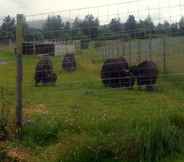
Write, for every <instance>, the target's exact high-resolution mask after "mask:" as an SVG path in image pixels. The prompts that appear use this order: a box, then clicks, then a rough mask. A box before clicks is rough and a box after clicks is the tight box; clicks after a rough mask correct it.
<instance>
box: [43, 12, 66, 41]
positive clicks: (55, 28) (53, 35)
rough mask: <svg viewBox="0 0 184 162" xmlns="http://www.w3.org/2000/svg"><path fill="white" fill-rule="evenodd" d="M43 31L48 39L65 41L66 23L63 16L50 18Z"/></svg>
mask: <svg viewBox="0 0 184 162" xmlns="http://www.w3.org/2000/svg"><path fill="white" fill-rule="evenodd" d="M43 31H44V36H45V38H46V39H57V40H58V39H63V33H64V23H63V21H62V18H61V16H59V15H58V16H49V17H48V18H47V21H46V23H45V25H44V28H43Z"/></svg>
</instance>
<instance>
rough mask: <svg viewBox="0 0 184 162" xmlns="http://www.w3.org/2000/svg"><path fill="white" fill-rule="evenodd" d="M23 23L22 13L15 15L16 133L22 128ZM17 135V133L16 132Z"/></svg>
mask: <svg viewBox="0 0 184 162" xmlns="http://www.w3.org/2000/svg"><path fill="white" fill-rule="evenodd" d="M23 24H24V16H23V15H22V14H18V15H17V24H16V49H15V54H16V61H17V81H16V126H17V129H18V133H20V130H21V128H22V123H23V122H22V107H23V103H22V97H23V95H22V82H23V63H22V52H23V51H22V45H23V42H24V37H23ZM18 135H19V134H18Z"/></svg>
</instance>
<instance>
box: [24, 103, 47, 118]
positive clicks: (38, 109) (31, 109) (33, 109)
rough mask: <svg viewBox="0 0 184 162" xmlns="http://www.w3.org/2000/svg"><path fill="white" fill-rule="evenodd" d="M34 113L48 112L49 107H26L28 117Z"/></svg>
mask: <svg viewBox="0 0 184 162" xmlns="http://www.w3.org/2000/svg"><path fill="white" fill-rule="evenodd" d="M33 114H43V115H46V114H48V108H47V107H46V106H45V105H43V104H39V105H29V106H27V107H26V108H25V115H26V117H31V116H32V115H33Z"/></svg>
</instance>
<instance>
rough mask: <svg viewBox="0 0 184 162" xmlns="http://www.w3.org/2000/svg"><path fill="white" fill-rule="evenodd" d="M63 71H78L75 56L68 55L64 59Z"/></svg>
mask: <svg viewBox="0 0 184 162" xmlns="http://www.w3.org/2000/svg"><path fill="white" fill-rule="evenodd" d="M62 66H63V69H64V70H65V71H69V72H70V71H74V70H76V67H77V65H76V60H75V55H74V54H66V55H65V56H64V59H63V65H62Z"/></svg>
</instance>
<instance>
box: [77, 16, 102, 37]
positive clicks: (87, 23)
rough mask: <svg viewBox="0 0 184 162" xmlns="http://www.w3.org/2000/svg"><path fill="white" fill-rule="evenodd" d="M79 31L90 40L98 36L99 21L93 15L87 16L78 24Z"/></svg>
mask: <svg viewBox="0 0 184 162" xmlns="http://www.w3.org/2000/svg"><path fill="white" fill-rule="evenodd" d="M80 28H81V31H82V32H83V33H84V34H85V35H86V36H87V37H88V38H91V39H94V38H96V37H97V36H98V29H99V20H98V19H97V18H95V17H94V16H93V15H87V16H86V17H85V18H84V20H83V21H82V22H81V23H80Z"/></svg>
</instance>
